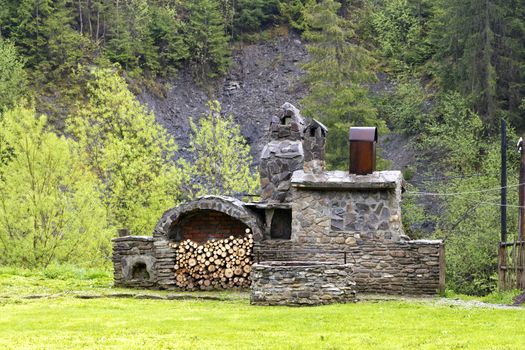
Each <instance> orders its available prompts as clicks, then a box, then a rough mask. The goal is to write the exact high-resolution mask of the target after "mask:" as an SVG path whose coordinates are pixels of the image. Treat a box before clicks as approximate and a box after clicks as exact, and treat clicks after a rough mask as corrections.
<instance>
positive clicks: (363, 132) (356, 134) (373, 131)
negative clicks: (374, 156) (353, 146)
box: [349, 126, 377, 142]
mask: <svg viewBox="0 0 525 350" xmlns="http://www.w3.org/2000/svg"><path fill="white" fill-rule="evenodd" d="M349 137H350V141H369V142H377V128H376V127H362V126H361V127H351V128H350V135H349Z"/></svg>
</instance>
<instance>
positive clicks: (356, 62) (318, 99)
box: [302, 0, 386, 167]
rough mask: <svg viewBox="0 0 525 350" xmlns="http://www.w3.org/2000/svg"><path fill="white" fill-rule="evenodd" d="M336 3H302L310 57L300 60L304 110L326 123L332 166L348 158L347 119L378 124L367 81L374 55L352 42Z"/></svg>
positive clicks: (350, 122) (326, 0) (351, 122)
mask: <svg viewBox="0 0 525 350" xmlns="http://www.w3.org/2000/svg"><path fill="white" fill-rule="evenodd" d="M340 6H341V5H340V4H339V3H337V2H335V1H333V0H323V1H322V2H320V3H319V4H317V3H315V4H314V3H313V4H311V5H310V6H309V7H307V8H306V9H305V12H304V17H305V24H306V28H307V29H306V30H305V32H304V34H303V35H304V37H305V39H306V40H308V42H309V43H308V45H307V50H308V53H309V54H310V61H309V62H308V63H306V64H305V65H304V69H305V70H306V79H305V80H306V83H307V84H308V87H309V89H310V92H309V94H308V95H307V96H306V97H305V98H304V99H303V101H302V103H303V105H304V107H305V108H304V110H303V111H304V114H305V115H307V116H309V117H312V118H318V119H320V120H321V121H322V122H323V123H324V124H325V125H327V126H328V128H329V129H330V138H329V139H328V143H327V160H328V163H329V165H330V166H331V167H337V166H342V165H343V164H345V162H346V160H347V158H348V157H347V156H346V148H347V146H346V145H347V142H348V141H347V138H348V135H347V133H348V128H349V127H350V126H351V125H361V126H363V125H366V126H372V125H375V126H378V127H380V128H381V129H382V130H384V129H385V128H386V127H385V124H384V122H383V121H381V120H379V119H377V118H376V115H377V111H376V109H375V108H374V107H373V106H372V103H371V101H370V99H369V96H368V88H367V86H366V85H365V84H367V83H369V82H371V81H372V80H373V79H374V74H373V73H372V71H371V70H370V69H371V65H372V63H373V59H372V58H371V56H370V55H369V53H368V51H367V50H366V49H364V48H363V47H361V46H358V45H356V44H355V43H353V41H352V40H353V39H354V32H353V29H352V26H351V23H350V22H349V21H347V20H345V19H344V18H342V17H340V16H339V15H338V14H337V13H338V10H339V8H340Z"/></svg>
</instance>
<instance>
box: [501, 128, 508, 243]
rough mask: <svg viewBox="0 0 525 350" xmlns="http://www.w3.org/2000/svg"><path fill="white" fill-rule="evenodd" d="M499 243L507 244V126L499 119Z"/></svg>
mask: <svg viewBox="0 0 525 350" xmlns="http://www.w3.org/2000/svg"><path fill="white" fill-rule="evenodd" d="M500 210H501V241H502V242H507V124H506V123H505V119H501V207H500Z"/></svg>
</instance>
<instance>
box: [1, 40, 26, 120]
mask: <svg viewBox="0 0 525 350" xmlns="http://www.w3.org/2000/svg"><path fill="white" fill-rule="evenodd" d="M26 88H27V77H26V73H25V71H24V64H23V62H22V60H21V59H20V57H19V56H18V54H17V52H16V49H15V46H14V45H13V44H12V43H11V42H9V41H7V40H4V39H2V38H0V113H1V112H2V111H3V110H4V109H7V108H11V107H12V106H13V105H14V104H15V102H16V101H17V100H18V99H19V98H21V97H22V95H23V94H24V93H25V92H26Z"/></svg>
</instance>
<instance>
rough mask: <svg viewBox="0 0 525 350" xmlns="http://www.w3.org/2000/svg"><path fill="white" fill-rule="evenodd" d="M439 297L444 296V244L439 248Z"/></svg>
mask: <svg viewBox="0 0 525 350" xmlns="http://www.w3.org/2000/svg"><path fill="white" fill-rule="evenodd" d="M438 292H439V295H440V296H442V297H444V296H445V244H444V243H441V245H440V246H439V291H438Z"/></svg>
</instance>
